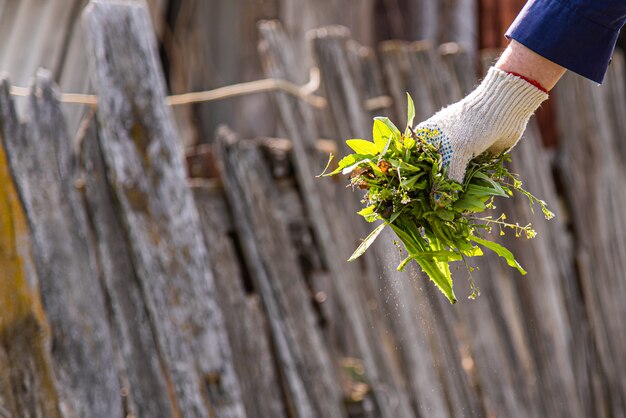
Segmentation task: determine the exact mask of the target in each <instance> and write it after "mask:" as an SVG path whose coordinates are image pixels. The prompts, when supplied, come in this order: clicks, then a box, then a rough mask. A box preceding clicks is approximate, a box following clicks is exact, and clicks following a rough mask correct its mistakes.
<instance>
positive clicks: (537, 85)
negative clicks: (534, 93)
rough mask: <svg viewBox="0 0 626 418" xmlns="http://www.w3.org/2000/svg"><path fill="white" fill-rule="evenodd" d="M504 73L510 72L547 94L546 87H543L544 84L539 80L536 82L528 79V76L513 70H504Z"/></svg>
mask: <svg viewBox="0 0 626 418" xmlns="http://www.w3.org/2000/svg"><path fill="white" fill-rule="evenodd" d="M506 73H508V74H511V75H514V76H515V77H519V78H521V79H522V80H524V81H527V82H529V83H530V84H532V85H533V86H535V87H537V88H538V89H539V90H541V91H542V92H544V93H546V94H548V90H546V88H545V87H544V86H542V85H541V83H540V82H538V81H537V80H532V79H530V78H528V77H525V76H523V75H521V74H518V73H515V72H513V71H506Z"/></svg>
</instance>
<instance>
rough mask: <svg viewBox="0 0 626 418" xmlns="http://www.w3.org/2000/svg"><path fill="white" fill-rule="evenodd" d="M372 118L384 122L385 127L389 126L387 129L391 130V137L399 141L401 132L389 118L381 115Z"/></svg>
mask: <svg viewBox="0 0 626 418" xmlns="http://www.w3.org/2000/svg"><path fill="white" fill-rule="evenodd" d="M374 120H375V121H376V120H378V121H381V122H382V123H384V124H385V125H386V126H387V128H389V130H390V131H391V135H392V136H393V139H395V140H396V141H400V136H401V133H400V131H399V130H398V128H397V127H396V125H394V124H393V122H392V121H391V120H389V118H387V117H382V116H376V117H375V118H374Z"/></svg>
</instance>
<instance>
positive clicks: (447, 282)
mask: <svg viewBox="0 0 626 418" xmlns="http://www.w3.org/2000/svg"><path fill="white" fill-rule="evenodd" d="M415 261H417V264H419V265H420V267H421V268H422V270H424V272H425V273H426V274H427V275H428V277H429V278H430V280H432V281H433V283H435V285H437V287H438V288H439V290H441V293H443V294H444V295H445V296H446V297H447V298H448V300H449V301H450V303H451V304H455V303H456V300H457V299H456V296H455V295H454V290H452V278H451V276H450V270H449V269H448V270H447V271H445V270H444V271H441V269H440V267H439V265H438V264H437V262H435V261H428V260H415Z"/></svg>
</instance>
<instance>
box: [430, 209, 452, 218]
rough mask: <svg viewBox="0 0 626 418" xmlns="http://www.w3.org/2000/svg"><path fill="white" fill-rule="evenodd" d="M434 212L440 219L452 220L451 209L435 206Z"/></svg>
mask: <svg viewBox="0 0 626 418" xmlns="http://www.w3.org/2000/svg"><path fill="white" fill-rule="evenodd" d="M435 214H436V215H437V216H439V218H440V219H443V220H444V221H453V220H454V212H452V211H451V210H447V209H443V208H437V209H435Z"/></svg>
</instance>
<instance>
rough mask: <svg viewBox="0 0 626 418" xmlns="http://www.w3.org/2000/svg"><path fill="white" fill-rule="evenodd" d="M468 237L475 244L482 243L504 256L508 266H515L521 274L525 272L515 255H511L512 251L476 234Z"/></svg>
mask: <svg viewBox="0 0 626 418" xmlns="http://www.w3.org/2000/svg"><path fill="white" fill-rule="evenodd" d="M469 239H470V240H472V241H474V242H475V243H477V244H480V245H482V246H483V247H486V248H489V249H490V250H491V251H493V252H494V253H496V254H498V255H499V256H500V257H502V258H504V259H505V260H506V263H507V264H508V265H509V266H511V267H513V268H516V269H517V270H518V271H519V272H520V273H522V274H526V270H524V269H523V268H522V266H520V264H519V263H518V262H517V260H515V256H514V255H513V253H512V252H511V251H509V250H508V249H507V248H505V247H503V246H502V245H500V244H498V243H496V242H493V241H488V240H486V239H483V238H480V237H477V236H476V235H471V236H470V237H469Z"/></svg>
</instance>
